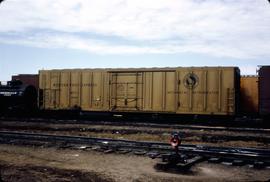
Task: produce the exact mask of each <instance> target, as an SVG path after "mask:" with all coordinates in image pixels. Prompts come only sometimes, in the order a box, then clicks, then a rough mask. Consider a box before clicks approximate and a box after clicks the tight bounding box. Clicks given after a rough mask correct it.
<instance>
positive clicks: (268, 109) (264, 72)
mask: <svg viewBox="0 0 270 182" xmlns="http://www.w3.org/2000/svg"><path fill="white" fill-rule="evenodd" d="M259 112H260V115H261V116H268V117H269V116H270V66H261V67H260V69H259Z"/></svg>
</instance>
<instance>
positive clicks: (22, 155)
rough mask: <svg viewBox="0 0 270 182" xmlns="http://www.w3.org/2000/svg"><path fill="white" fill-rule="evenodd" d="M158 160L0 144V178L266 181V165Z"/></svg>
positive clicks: (27, 180) (125, 181)
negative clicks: (176, 164)
mask: <svg viewBox="0 0 270 182" xmlns="http://www.w3.org/2000/svg"><path fill="white" fill-rule="evenodd" d="M157 162H158V160H152V159H150V158H147V157H143V156H135V155H121V154H103V153H100V152H94V151H79V150H70V149H56V148H41V147H20V146H12V145H1V144H0V174H1V179H0V181H1V180H2V181H16V182H32V181H41V182H43V181H61V182H66V181H100V182H102V181H117V182H118V181H120V182H128V181H134V182H140V181H148V182H156V181H157V182H159V181H160V182H161V181H166V182H167V181H169V182H170V181H171V182H176V181H207V182H209V181H267V180H270V169H263V170H257V169H253V168H249V167H248V166H243V167H235V166H227V165H222V164H209V163H207V162H203V163H200V164H198V165H196V166H195V167H193V168H192V169H191V172H189V173H186V174H183V173H182V174H181V173H180V172H176V171H174V172H172V171H170V172H169V171H167V172H164V171H158V170H156V168H155V166H156V164H157Z"/></svg>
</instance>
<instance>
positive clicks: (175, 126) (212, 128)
mask: <svg viewBox="0 0 270 182" xmlns="http://www.w3.org/2000/svg"><path fill="white" fill-rule="evenodd" d="M1 121H2V122H5V121H13V122H17V121H18V122H33V123H53V124H87V125H105V126H134V127H150V128H173V129H174V130H176V129H188V130H208V131H232V132H252V133H267V134H270V129H266V128H240V127H225V126H203V125H194V124H192V125H190V124H187V125H183V124H165V123H164V124H159V123H153V122H127V121H124V122H119V121H96V120H61V119H44V118H31V119H19V118H5V117H1V118H0V122H1Z"/></svg>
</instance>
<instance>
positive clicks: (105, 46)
mask: <svg viewBox="0 0 270 182" xmlns="http://www.w3.org/2000/svg"><path fill="white" fill-rule="evenodd" d="M269 64H270V4H269V3H268V2H267V0H237V1H232V0H144V1H142V0H110V1H109V0H57V1H53V0H25V1H21V0H6V1H4V2H3V3H2V4H1V5H0V80H9V79H10V77H11V75H13V74H20V73H37V72H38V70H40V69H54V68H57V69H59V68H60V69H61V68H97V67H101V68H106V67H114V68H115V67H176V66H239V67H240V68H241V71H242V73H243V74H255V73H256V68H257V65H269Z"/></svg>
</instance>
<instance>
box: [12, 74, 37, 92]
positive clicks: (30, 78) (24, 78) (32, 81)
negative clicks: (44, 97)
mask: <svg viewBox="0 0 270 182" xmlns="http://www.w3.org/2000/svg"><path fill="white" fill-rule="evenodd" d="M11 80H12V81H16V80H20V81H21V82H22V84H24V85H32V86H34V87H35V88H36V89H37V90H38V80H39V79H38V75H37V74H19V75H12V78H11Z"/></svg>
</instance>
